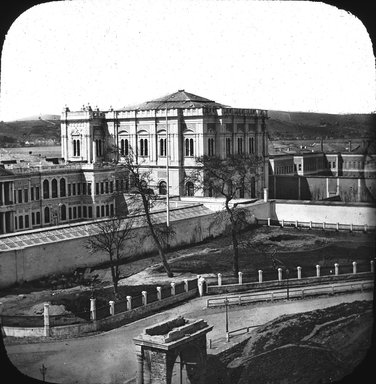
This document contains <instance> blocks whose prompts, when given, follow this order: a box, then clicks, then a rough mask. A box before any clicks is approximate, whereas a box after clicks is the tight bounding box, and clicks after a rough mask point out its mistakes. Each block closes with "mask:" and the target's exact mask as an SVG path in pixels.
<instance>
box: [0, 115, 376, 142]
mask: <svg viewBox="0 0 376 384" xmlns="http://www.w3.org/2000/svg"><path fill="white" fill-rule="evenodd" d="M268 114H269V119H268V125H267V127H268V135H269V139H270V140H271V141H276V140H284V139H295V140H304V139H320V138H321V137H323V138H324V139H330V138H332V139H339V138H340V139H359V138H371V139H374V138H375V133H376V114H349V115H340V114H326V113H311V112H286V111H273V110H269V111H268ZM43 140H44V141H50V143H49V144H51V141H53V142H54V143H56V144H60V116H59V115H53V114H45V115H40V116H32V117H30V118H23V119H19V120H16V121H10V122H3V121H2V122H0V146H1V147H4V146H15V145H21V146H23V145H25V143H26V142H28V143H38V144H40V143H41V142H43Z"/></svg>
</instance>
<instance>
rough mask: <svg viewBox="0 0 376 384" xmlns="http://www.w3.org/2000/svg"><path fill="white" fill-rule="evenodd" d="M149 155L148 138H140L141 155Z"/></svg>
mask: <svg viewBox="0 0 376 384" xmlns="http://www.w3.org/2000/svg"><path fill="white" fill-rule="evenodd" d="M147 155H148V139H141V140H140V156H147Z"/></svg>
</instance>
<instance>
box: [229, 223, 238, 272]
mask: <svg viewBox="0 0 376 384" xmlns="http://www.w3.org/2000/svg"><path fill="white" fill-rule="evenodd" d="M231 237H232V246H233V248H234V256H233V262H232V271H233V272H234V276H235V277H238V273H239V248H238V238H237V233H236V230H234V229H232V230H231Z"/></svg>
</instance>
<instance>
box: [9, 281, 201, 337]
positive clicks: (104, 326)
mask: <svg viewBox="0 0 376 384" xmlns="http://www.w3.org/2000/svg"><path fill="white" fill-rule="evenodd" d="M195 296H197V288H194V289H191V290H190V291H188V292H183V293H180V294H177V295H175V296H170V297H167V298H166V299H163V300H160V301H154V302H152V303H150V304H147V305H145V306H142V307H137V308H135V309H131V310H130V311H125V312H121V313H118V314H116V315H113V316H109V317H106V318H104V319H101V320H95V321H91V322H87V323H79V324H72V325H63V326H56V327H50V328H49V330H48V333H49V336H51V337H56V338H65V337H78V336H82V335H83V334H85V333H89V332H97V331H108V330H110V329H114V328H117V327H120V326H122V325H124V324H128V323H131V322H133V321H136V320H138V319H141V318H143V317H146V316H149V315H152V314H154V313H155V312H157V311H158V310H160V309H162V308H166V307H168V306H171V305H174V304H177V303H179V302H182V301H185V300H189V299H192V298H193V297H195ZM45 332H46V331H45V328H44V327H32V328H31V327H30V328H29V327H9V326H3V327H2V333H3V335H4V336H14V337H43V336H46V334H45Z"/></svg>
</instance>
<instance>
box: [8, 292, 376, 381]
mask: <svg viewBox="0 0 376 384" xmlns="http://www.w3.org/2000/svg"><path fill="white" fill-rule="evenodd" d="M205 300H206V298H205V297H202V298H196V299H193V300H191V301H189V302H187V303H185V304H183V305H181V306H179V307H176V308H173V309H169V310H166V311H162V312H160V313H158V314H155V315H153V316H150V317H148V318H145V319H141V320H138V321H136V322H134V323H131V324H128V325H126V326H123V327H121V328H118V329H114V330H112V331H109V332H105V333H102V334H98V335H95V336H85V337H80V338H77V339H70V340H63V341H52V342H48V343H30V344H26V343H25V344H18V345H6V349H7V353H8V356H9V358H10V360H11V361H12V363H13V364H14V365H15V366H16V367H17V368H18V369H19V370H20V371H21V372H22V373H24V374H26V375H28V376H30V377H33V378H38V379H40V378H41V374H40V371H39V369H40V367H41V365H42V364H44V365H45V366H46V367H47V376H46V379H47V381H52V382H55V383H69V384H71V383H80V384H110V383H111V384H115V383H119V382H124V381H125V382H126V381H127V379H131V378H133V377H134V376H135V375H136V358H135V355H134V354H135V351H134V346H133V341H132V338H133V337H135V336H137V335H138V334H140V333H142V331H143V329H144V328H146V327H148V326H150V325H152V324H155V323H158V322H161V321H164V320H167V319H169V318H171V317H173V316H176V315H183V316H185V317H187V318H203V319H204V320H205V321H207V322H208V324H211V325H214V328H213V330H212V331H211V332H210V333H209V334H208V339H213V340H216V339H222V340H223V339H224V334H225V329H224V317H225V315H224V311H223V308H206V305H205ZM355 300H372V293H371V292H368V293H367V292H364V293H353V294H346V295H336V296H332V297H324V298H315V299H308V300H297V301H290V302H278V303H277V302H275V303H258V304H252V305H247V306H240V307H231V308H230V312H229V324H230V330H231V329H237V328H240V327H244V326H249V325H255V324H264V323H266V322H268V321H270V320H273V319H275V318H276V317H278V316H280V315H283V314H293V313H300V312H306V311H311V310H314V309H320V308H326V307H329V306H333V305H337V304H339V303H342V302H353V301H355ZM208 352H209V353H210V350H209V351H208Z"/></svg>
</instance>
